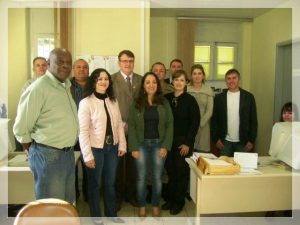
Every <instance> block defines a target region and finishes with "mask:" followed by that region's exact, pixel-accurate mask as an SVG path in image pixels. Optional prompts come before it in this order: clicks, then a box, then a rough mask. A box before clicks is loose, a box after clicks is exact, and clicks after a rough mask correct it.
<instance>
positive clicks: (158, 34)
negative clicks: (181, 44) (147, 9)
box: [149, 17, 177, 69]
mask: <svg viewBox="0 0 300 225" xmlns="http://www.w3.org/2000/svg"><path fill="white" fill-rule="evenodd" d="M176 42H177V20H176V18H175V17H151V18H150V66H151V65H152V64H153V63H155V62H158V61H160V62H162V63H164V64H165V66H166V67H167V68H169V63H170V61H171V60H172V59H174V58H177V53H176V52H177V44H176ZM149 69H150V68H149Z"/></svg>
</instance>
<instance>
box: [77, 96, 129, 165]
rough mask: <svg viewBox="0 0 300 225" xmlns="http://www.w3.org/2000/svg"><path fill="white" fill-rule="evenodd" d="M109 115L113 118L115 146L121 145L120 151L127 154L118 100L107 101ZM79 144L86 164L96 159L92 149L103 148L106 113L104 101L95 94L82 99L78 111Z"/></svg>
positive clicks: (107, 99)
mask: <svg viewBox="0 0 300 225" xmlns="http://www.w3.org/2000/svg"><path fill="white" fill-rule="evenodd" d="M105 102H106V106H107V110H108V113H109V115H110V118H111V127H112V132H113V136H114V145H115V144H119V151H125V152H126V139H125V133H124V127H123V122H122V118H121V113H120V109H119V104H118V102H117V100H116V101H115V102H112V101H110V100H109V98H106V99H105ZM78 119H79V127H80V133H79V142H80V148H81V152H82V155H83V159H84V161H85V162H87V161H90V160H92V159H94V156H93V153H92V149H91V147H95V148H103V146H104V139H105V132H106V119H107V118H106V112H105V107H104V101H103V100H100V99H98V98H96V96H95V95H94V94H92V95H90V96H88V97H86V98H84V99H82V100H81V101H80V103H79V109H78Z"/></svg>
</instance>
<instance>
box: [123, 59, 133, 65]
mask: <svg viewBox="0 0 300 225" xmlns="http://www.w3.org/2000/svg"><path fill="white" fill-rule="evenodd" d="M120 62H121V63H126V64H127V63H130V64H131V63H134V60H133V59H131V60H120Z"/></svg>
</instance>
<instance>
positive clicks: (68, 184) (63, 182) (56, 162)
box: [28, 142, 75, 204]
mask: <svg viewBox="0 0 300 225" xmlns="http://www.w3.org/2000/svg"><path fill="white" fill-rule="evenodd" d="M28 159H29V165H30V169H31V171H32V172H33V176H34V183H35V184H34V189H35V196H36V199H42V198H58V199H62V200H65V201H67V202H70V203H71V204H72V203H73V202H74V201H75V170H74V168H75V158H74V151H73V149H71V150H70V151H68V152H64V151H62V150H57V149H55V148H51V147H46V146H41V145H39V144H37V143H35V142H32V144H31V145H30V148H29V155H28Z"/></svg>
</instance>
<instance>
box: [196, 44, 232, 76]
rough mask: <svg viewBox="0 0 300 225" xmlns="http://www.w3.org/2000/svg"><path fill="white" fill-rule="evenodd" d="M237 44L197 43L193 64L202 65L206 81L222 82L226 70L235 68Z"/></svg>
mask: <svg viewBox="0 0 300 225" xmlns="http://www.w3.org/2000/svg"><path fill="white" fill-rule="evenodd" d="M236 56H237V44H235V43H217V42H215V43H212V44H207V43H197V44H196V45H195V55H194V63H195V64H202V66H203V67H204V70H205V73H206V79H207V80H223V79H224V75H225V73H226V72H227V70H229V69H231V68H234V67H236V65H237V62H236V58H237V57H236Z"/></svg>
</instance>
